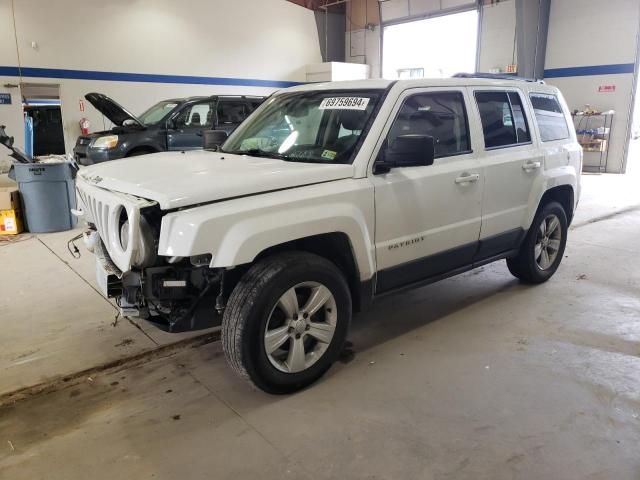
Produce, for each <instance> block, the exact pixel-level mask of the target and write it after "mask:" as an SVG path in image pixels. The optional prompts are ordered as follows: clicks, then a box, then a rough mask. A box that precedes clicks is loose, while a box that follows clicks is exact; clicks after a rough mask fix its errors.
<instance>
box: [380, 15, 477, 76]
mask: <svg viewBox="0 0 640 480" xmlns="http://www.w3.org/2000/svg"><path fill="white" fill-rule="evenodd" d="M477 37H478V12H477V10H470V11H467V12H461V13H455V14H451V15H445V16H441V17H435V18H428V19H425V20H417V21H413V22H408V23H401V24H398V25H390V26H387V27H384V39H383V53H382V61H383V76H384V78H389V79H397V78H420V77H427V78H445V77H450V76H451V75H453V74H454V73H458V72H474V71H475V70H476V50H477V40H478V38H477Z"/></svg>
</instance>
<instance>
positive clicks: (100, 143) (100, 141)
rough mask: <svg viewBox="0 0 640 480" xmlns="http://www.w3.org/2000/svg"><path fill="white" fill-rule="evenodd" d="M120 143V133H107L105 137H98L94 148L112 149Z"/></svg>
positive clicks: (94, 142)
mask: <svg viewBox="0 0 640 480" xmlns="http://www.w3.org/2000/svg"><path fill="white" fill-rule="evenodd" d="M116 145H118V135H105V136H104V137H98V138H96V139H95V140H94V141H93V145H91V146H92V147H93V148H99V149H101V150H110V149H112V148H115V147H116Z"/></svg>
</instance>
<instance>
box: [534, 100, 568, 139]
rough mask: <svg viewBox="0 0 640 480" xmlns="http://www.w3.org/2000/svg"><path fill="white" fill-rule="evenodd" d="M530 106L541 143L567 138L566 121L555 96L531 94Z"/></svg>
mask: <svg viewBox="0 0 640 480" xmlns="http://www.w3.org/2000/svg"><path fill="white" fill-rule="evenodd" d="M531 104H532V105H533V113H534V115H535V116H536V121H537V122H538V129H539V130H540V139H541V140H542V141H543V142H551V141H553V140H563V139H565V138H569V127H568V126H567V120H566V118H565V116H564V112H563V111H562V107H561V106H560V102H558V98H557V97H556V96H555V95H547V94H544V93H532V94H531Z"/></svg>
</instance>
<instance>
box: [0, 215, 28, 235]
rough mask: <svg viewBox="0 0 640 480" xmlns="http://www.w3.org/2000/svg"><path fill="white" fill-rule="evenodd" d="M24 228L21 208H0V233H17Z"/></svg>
mask: <svg viewBox="0 0 640 480" xmlns="http://www.w3.org/2000/svg"><path fill="white" fill-rule="evenodd" d="M23 230H24V225H23V224H22V215H20V210H13V209H11V210H0V235H17V234H18V233H21V232H22V231H23Z"/></svg>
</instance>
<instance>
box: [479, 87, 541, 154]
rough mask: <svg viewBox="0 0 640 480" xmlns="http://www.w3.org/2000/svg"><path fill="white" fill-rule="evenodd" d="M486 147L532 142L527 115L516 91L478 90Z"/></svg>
mask: <svg viewBox="0 0 640 480" xmlns="http://www.w3.org/2000/svg"><path fill="white" fill-rule="evenodd" d="M475 96H476V102H477V103H478V110H479V111H480V119H481V121H482V132H483V134H484V146H485V148H498V147H506V146H515V145H521V144H525V143H529V142H531V134H530V133H529V126H528V124H527V117H526V115H525V112H524V107H523V106H522V100H521V99H520V95H518V94H517V93H516V92H476V94H475Z"/></svg>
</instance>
